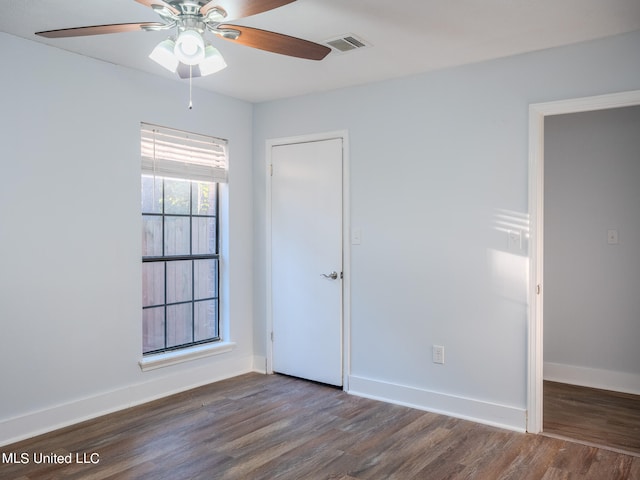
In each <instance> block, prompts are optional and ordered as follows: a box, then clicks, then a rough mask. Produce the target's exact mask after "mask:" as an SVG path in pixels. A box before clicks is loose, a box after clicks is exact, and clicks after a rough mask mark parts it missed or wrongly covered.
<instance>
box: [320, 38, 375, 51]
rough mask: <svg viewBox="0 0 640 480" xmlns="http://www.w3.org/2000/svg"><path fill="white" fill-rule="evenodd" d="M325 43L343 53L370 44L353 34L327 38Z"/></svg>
mask: <svg viewBox="0 0 640 480" xmlns="http://www.w3.org/2000/svg"><path fill="white" fill-rule="evenodd" d="M325 43H326V44H327V45H329V46H330V47H332V48H334V49H336V50H338V51H340V52H343V53H345V52H350V51H351V50H356V49H359V48H366V47H369V46H370V45H368V44H367V43H366V42H365V41H364V40H362V39H361V38H358V37H356V36H355V35H352V34H347V35H341V36H339V37H338V38H332V39H331V40H327V41H326V42H325Z"/></svg>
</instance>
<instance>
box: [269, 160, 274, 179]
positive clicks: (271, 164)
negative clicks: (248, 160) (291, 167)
mask: <svg viewBox="0 0 640 480" xmlns="http://www.w3.org/2000/svg"><path fill="white" fill-rule="evenodd" d="M269 176H271V177H273V163H270V164H269Z"/></svg>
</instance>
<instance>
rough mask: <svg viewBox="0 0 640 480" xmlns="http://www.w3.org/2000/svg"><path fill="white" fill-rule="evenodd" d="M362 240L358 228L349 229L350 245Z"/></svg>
mask: <svg viewBox="0 0 640 480" xmlns="http://www.w3.org/2000/svg"><path fill="white" fill-rule="evenodd" d="M361 241H362V230H360V229H359V228H353V229H351V245H360V242H361Z"/></svg>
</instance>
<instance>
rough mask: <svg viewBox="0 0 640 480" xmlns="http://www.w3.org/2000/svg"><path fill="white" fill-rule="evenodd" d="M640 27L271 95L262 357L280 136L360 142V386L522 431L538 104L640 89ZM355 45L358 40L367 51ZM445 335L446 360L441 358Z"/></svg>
mask: <svg viewBox="0 0 640 480" xmlns="http://www.w3.org/2000/svg"><path fill="white" fill-rule="evenodd" d="M639 48H640V32H635V33H632V34H628V35H623V36H618V37H612V38H608V39H604V40H600V41H594V42H588V43H583V44H577V45H573V46H569V47H565V48H557V49H550V50H545V51H541V52H536V53H532V54H527V55H520V56H515V57H510V58H504V59H499V60H495V61H489V62H483V63H478V64H474V65H468V66H463V67H460V68H452V69H447V70H442V71H437V72H432V73H425V74H421V75H416V76H411V77H407V78H403V79H397V80H391V81H386V82H380V83H375V84H370V85H366V86H362V87H356V88H349V89H343V90H339V91H334V92H330V93H324V94H317V95H309V96H304V97H299V98H291V99H286V100H281V101H275V102H269V103H264V104H259V105H257V106H256V108H255V119H254V179H255V183H254V192H255V207H256V208H255V210H254V214H255V218H256V224H255V225H256V228H255V235H256V236H255V238H256V244H255V254H254V255H255V258H256V276H255V281H256V283H255V320H256V322H257V323H256V329H255V334H256V339H255V345H256V354H257V355H265V350H266V347H265V345H266V336H265V318H266V316H265V308H266V298H265V271H264V265H265V262H266V258H265V251H264V247H263V246H264V244H265V242H264V238H265V221H266V219H265V215H264V210H265V209H264V205H265V202H266V198H265V195H266V193H265V192H266V189H265V185H266V179H265V143H266V140H267V139H271V138H278V137H288V136H294V135H302V134H308V133H314V132H323V131H334V130H341V129H346V130H348V132H349V141H350V151H349V155H350V165H351V171H350V185H349V187H350V195H351V198H350V201H351V211H350V215H351V225H352V226H353V227H356V228H360V229H361V231H362V243H361V245H356V246H353V247H352V249H351V266H350V267H351V274H352V282H351V295H352V297H351V312H350V314H351V372H350V377H349V382H350V388H352V389H353V390H355V391H357V392H358V393H363V394H366V395H369V396H374V397H378V398H385V399H388V400H391V401H396V402H401V403H406V404H413V405H417V406H419V407H421V408H427V409H431V410H438V411H446V412H448V413H452V414H455V415H458V416H464V417H469V418H474V419H479V420H481V421H485V422H487V423H495V424H501V425H507V426H510V427H512V428H524V424H525V421H526V420H525V419H526V393H527V390H526V379H527V358H528V357H527V315H528V304H527V292H526V285H527V282H528V258H527V242H526V241H525V242H524V243H523V249H522V250H518V249H514V248H511V247H510V246H509V242H508V235H507V233H506V231H505V230H508V229H509V228H516V229H520V230H521V231H523V234H524V236H525V237H526V231H527V228H528V224H527V218H528V205H527V202H528V192H527V186H528V106H529V104H531V103H539V102H547V101H552V100H560V99H568V98H575V97H583V96H589V95H597V94H604V93H611V92H618V91H625V90H636V89H640V62H638V61H637V52H638V49H639ZM354 55H357V52H356V53H355V54H354ZM433 344H437V345H443V346H445V349H446V355H445V356H446V363H445V365H435V364H433V363H432V362H431V347H432V345H433Z"/></svg>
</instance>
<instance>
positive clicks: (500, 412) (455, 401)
mask: <svg viewBox="0 0 640 480" xmlns="http://www.w3.org/2000/svg"><path fill="white" fill-rule="evenodd" d="M349 393H351V394H353V395H358V396H362V397H367V398H371V399H374V400H382V401H385V402H389V403H395V404H398V405H404V406H407V407H412V408H417V409H420V410H426V411H429V412H433V413H439V414H442V415H447V416H450V417H456V418H461V419H463V420H471V421H473V422H476V423H482V424H485V425H491V426H494V427H500V428H505V429H508V430H514V431H517V432H525V431H526V425H527V423H526V421H527V412H526V409H525V408H517V407H509V406H505V405H498V404H495V403H489V402H483V401H479V400H474V399H470V398H463V397H457V396H454V395H447V394H443V393H437V392H432V391H429V390H423V389H419V388H415V387H407V386H404V385H396V384H392V383H387V382H382V381H379V380H372V379H369V378H362V377H357V376H350V377H349Z"/></svg>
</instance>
